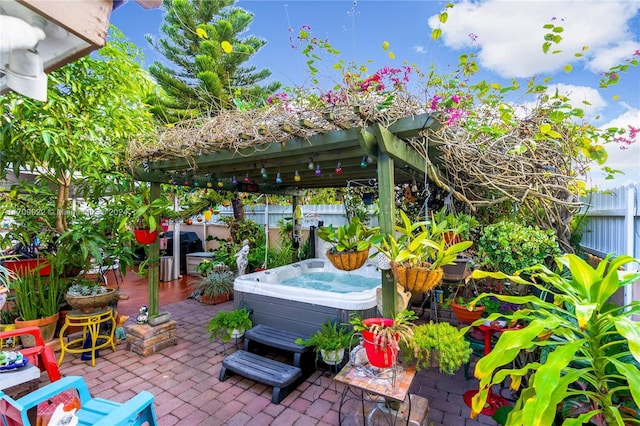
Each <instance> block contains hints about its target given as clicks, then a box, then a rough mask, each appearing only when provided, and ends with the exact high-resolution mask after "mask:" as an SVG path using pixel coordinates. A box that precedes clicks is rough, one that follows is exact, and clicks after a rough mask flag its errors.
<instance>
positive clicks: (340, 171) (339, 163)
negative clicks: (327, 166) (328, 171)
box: [336, 161, 342, 175]
mask: <svg viewBox="0 0 640 426" xmlns="http://www.w3.org/2000/svg"><path fill="white" fill-rule="evenodd" d="M340 173H342V163H341V162H340V161H338V165H337V166H336V174H338V175H339V174H340Z"/></svg>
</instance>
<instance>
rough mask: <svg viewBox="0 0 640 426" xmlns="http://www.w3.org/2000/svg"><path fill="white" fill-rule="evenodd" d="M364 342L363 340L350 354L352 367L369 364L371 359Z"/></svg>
mask: <svg viewBox="0 0 640 426" xmlns="http://www.w3.org/2000/svg"><path fill="white" fill-rule="evenodd" d="M362 340H363V339H360V344H359V345H358V346H356V347H355V348H353V349H352V350H351V352H350V353H349V363H351V365H352V366H354V367H358V366H364V365H367V364H369V358H367V351H366V350H365V349H364V346H363V345H362Z"/></svg>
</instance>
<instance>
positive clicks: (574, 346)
mask: <svg viewBox="0 0 640 426" xmlns="http://www.w3.org/2000/svg"><path fill="white" fill-rule="evenodd" d="M556 262H557V267H558V268H559V269H558V271H557V272H555V271H552V270H551V269H549V268H547V267H546V266H544V265H536V266H533V267H530V268H527V269H525V270H524V271H526V273H527V276H529V277H530V279H523V278H522V274H519V275H505V274H503V273H492V272H485V271H474V274H473V275H474V277H477V278H483V277H486V276H491V277H494V278H499V279H504V278H508V279H509V280H511V281H513V282H515V283H517V284H520V285H526V286H531V287H535V288H536V289H537V290H539V291H540V292H541V293H540V294H541V296H540V297H536V296H534V295H529V296H507V295H503V294H492V293H483V294H481V295H480V296H478V298H477V299H476V300H475V302H478V301H481V300H483V299H484V298H487V297H495V298H497V299H498V300H501V301H504V302H509V303H513V304H516V305H518V306H519V309H518V310H517V311H515V312H514V313H512V314H508V315H504V314H493V315H491V316H490V317H489V319H490V320H493V319H496V318H497V316H498V315H500V316H504V317H506V318H507V320H509V321H511V320H517V321H520V322H521V323H522V324H523V325H524V327H523V328H522V329H520V330H514V331H505V332H504V333H502V334H501V335H500V338H499V340H498V342H497V343H496V344H495V346H494V348H493V350H492V351H491V352H490V353H489V354H488V355H486V356H484V357H483V358H481V359H480V361H478V364H477V365H476V370H475V376H476V378H478V379H479V380H480V384H479V393H478V394H477V396H476V397H474V399H473V407H472V415H473V416H475V415H477V414H478V413H479V412H480V411H481V410H482V408H483V407H484V404H485V401H486V399H487V397H488V394H489V392H490V389H491V387H492V386H493V385H494V384H498V383H502V382H503V381H504V380H505V379H507V378H510V381H511V387H512V388H513V389H515V390H518V391H519V393H518V400H517V401H516V402H515V406H514V408H513V410H512V411H511V413H510V414H509V416H508V419H507V424H512V425H522V424H539V425H552V424H556V423H554V422H555V421H556V416H557V415H558V412H560V416H561V417H562V419H561V420H564V423H563V424H565V425H574V424H575V425H581V424H584V423H587V422H591V423H593V424H598V425H604V424H609V425H613V424H617V425H622V424H632V423H637V421H638V415H639V413H640V410H639V407H640V332H639V328H638V324H637V323H636V322H635V321H633V320H632V319H631V316H632V315H637V314H638V313H640V301H637V300H636V301H633V302H631V303H630V304H629V305H626V306H617V305H615V304H613V303H611V301H610V298H611V296H613V294H614V293H615V292H616V291H618V290H620V289H622V288H623V287H624V286H626V285H629V284H631V283H633V282H636V281H638V280H640V273H638V272H633V273H631V272H625V271H622V270H621V268H622V267H623V266H624V265H626V264H628V263H630V262H638V259H633V258H631V257H629V256H619V257H617V258H612V256H611V255H609V256H607V258H606V259H604V260H603V261H601V262H600V263H599V264H598V265H597V267H596V268H593V267H592V266H590V265H589V264H588V263H587V262H585V261H584V260H582V259H580V258H579V257H577V256H576V255H574V254H567V255H564V256H561V257H557V258H556ZM546 293H548V294H549V295H550V297H549V298H547V297H545V294H546ZM547 300H550V301H547ZM464 331H466V330H464ZM523 351H525V352H528V353H532V352H535V351H537V352H538V353H540V354H541V358H540V359H539V360H536V361H534V362H529V363H526V364H525V365H523V366H521V367H514V366H513V365H512V364H511V363H512V361H514V360H515V359H516V357H517V356H518V355H519V354H520V353H521V352H523ZM521 385H523V389H519V388H520V386H521Z"/></svg>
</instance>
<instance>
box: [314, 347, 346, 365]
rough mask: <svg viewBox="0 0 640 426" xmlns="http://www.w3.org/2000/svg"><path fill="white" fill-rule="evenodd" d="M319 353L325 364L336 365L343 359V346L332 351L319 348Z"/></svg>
mask: <svg viewBox="0 0 640 426" xmlns="http://www.w3.org/2000/svg"><path fill="white" fill-rule="evenodd" d="M320 355H322V361H324V363H325V364H327V365H338V364H340V363H341V362H342V360H343V359H344V348H341V349H337V350H334V351H327V350H324V349H320Z"/></svg>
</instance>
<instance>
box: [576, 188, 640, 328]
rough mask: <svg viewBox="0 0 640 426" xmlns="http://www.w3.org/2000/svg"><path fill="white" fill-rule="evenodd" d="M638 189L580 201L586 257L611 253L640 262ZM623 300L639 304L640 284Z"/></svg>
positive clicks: (595, 195)
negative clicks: (584, 204)
mask: <svg viewBox="0 0 640 426" xmlns="http://www.w3.org/2000/svg"><path fill="white" fill-rule="evenodd" d="M639 189H640V185H639V184H636V185H626V186H622V187H619V188H615V189H611V190H608V191H605V192H599V193H594V194H591V195H589V196H588V197H585V198H584V199H583V201H584V202H585V203H586V206H585V208H584V210H583V213H585V214H586V216H587V222H586V224H585V225H584V227H583V234H582V241H581V245H582V247H583V248H584V249H585V250H586V251H587V252H588V253H591V254H593V255H595V256H598V257H604V256H606V255H607V254H608V253H613V254H614V256H620V255H624V254H626V255H629V256H633V257H635V258H636V259H639V258H640V217H639V216H640V198H639V197H638V192H639V191H638V190H639ZM627 268H628V269H636V270H637V269H638V268H640V265H638V264H635V265H627ZM623 298H624V302H625V303H629V302H631V300H640V282H639V283H635V284H634V285H633V286H632V287H629V286H628V287H626V288H625V291H624V295H623ZM639 319H640V318H639Z"/></svg>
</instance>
